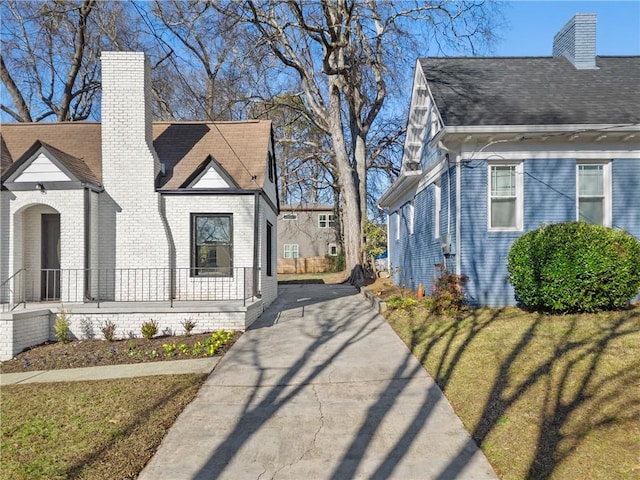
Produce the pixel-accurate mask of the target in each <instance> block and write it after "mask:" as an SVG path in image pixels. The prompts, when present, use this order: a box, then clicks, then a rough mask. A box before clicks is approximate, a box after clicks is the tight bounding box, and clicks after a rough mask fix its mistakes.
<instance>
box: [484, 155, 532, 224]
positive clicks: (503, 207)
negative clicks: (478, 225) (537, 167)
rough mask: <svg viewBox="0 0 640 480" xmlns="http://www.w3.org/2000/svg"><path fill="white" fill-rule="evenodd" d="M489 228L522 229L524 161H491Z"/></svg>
mask: <svg viewBox="0 0 640 480" xmlns="http://www.w3.org/2000/svg"><path fill="white" fill-rule="evenodd" d="M488 172H489V175H488V176H489V185H488V193H489V200H488V215H487V216H488V223H489V225H488V226H489V230H497V231H501V230H522V216H523V214H522V206H523V202H522V193H523V192H522V191H523V181H522V162H519V163H499V164H498V163H490V164H489V171H488Z"/></svg>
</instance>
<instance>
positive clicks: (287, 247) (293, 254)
mask: <svg viewBox="0 0 640 480" xmlns="http://www.w3.org/2000/svg"><path fill="white" fill-rule="evenodd" d="M284 258H298V244H297V243H285V244H284Z"/></svg>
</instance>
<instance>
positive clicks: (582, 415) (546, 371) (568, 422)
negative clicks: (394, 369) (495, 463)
mask: <svg viewBox="0 0 640 480" xmlns="http://www.w3.org/2000/svg"><path fill="white" fill-rule="evenodd" d="M501 312H502V310H495V311H494V313H493V314H492V315H491V316H490V317H489V318H485V319H482V318H481V317H479V316H478V314H477V313H476V312H472V313H471V315H470V316H469V318H468V321H470V322H471V326H470V327H468V326H465V327H460V322H451V323H450V324H449V325H448V326H447V327H446V328H445V329H443V330H442V331H439V332H438V334H437V335H433V333H434V332H433V331H431V332H429V331H428V330H429V329H430V328H433V327H432V326H431V324H426V325H422V326H420V327H419V328H416V329H415V330H414V331H413V332H412V338H411V344H412V349H413V351H414V352H415V353H416V356H418V359H419V360H420V362H421V363H422V364H424V363H425V361H426V360H427V358H428V357H429V356H430V355H431V354H433V353H434V352H433V349H434V347H436V346H439V345H440V344H441V342H444V351H443V352H442V353H440V352H439V353H438V357H437V358H438V359H439V361H438V364H437V368H436V373H435V375H434V377H435V380H436V382H437V383H438V385H439V386H440V387H441V388H442V390H443V391H445V392H446V389H447V386H448V385H449V382H450V380H451V378H452V375H453V373H454V371H455V369H456V367H457V365H458V363H459V362H460V359H461V358H462V357H463V355H464V354H465V352H466V351H467V349H468V347H469V345H471V343H472V342H473V341H474V339H475V338H476V337H477V336H478V334H479V333H481V332H482V331H483V330H485V329H486V328H487V327H488V326H489V325H491V324H492V323H493V322H494V321H495V320H496V319H497V318H498V317H499V316H500V314H501ZM612 315H615V313H614V314H612ZM613 318H614V319H615V320H613V321H611V322H610V323H608V324H606V325H603V326H602V327H601V328H600V329H599V331H598V333H597V334H596V335H595V336H593V337H591V338H589V339H588V340H582V341H575V340H572V337H573V336H574V333H575V332H576V329H577V327H578V322H579V320H578V317H574V318H573V319H572V320H571V323H570V326H569V328H567V329H565V330H564V332H563V333H562V335H561V336H560V338H557V339H556V341H555V346H554V347H553V351H552V352H551V353H550V355H548V356H546V357H540V358H539V359H538V361H537V364H536V365H535V366H534V368H533V370H532V371H531V372H530V373H529V374H527V375H525V376H522V375H521V371H518V368H516V365H515V363H516V361H517V360H518V359H519V357H520V356H521V354H522V352H524V350H525V349H526V348H528V347H529V346H530V345H531V343H532V341H533V340H534V339H535V337H536V335H537V334H538V333H540V327H541V324H542V322H543V319H545V316H544V315H538V316H537V317H536V318H535V319H534V320H533V321H532V323H531V325H530V326H529V328H528V329H527V330H526V331H525V332H524V334H523V335H522V336H521V338H520V339H519V340H518V342H517V343H516V344H515V345H514V346H513V347H512V348H511V350H510V351H509V352H508V354H507V356H506V358H505V360H504V361H503V362H502V363H501V364H500V366H499V372H498V374H497V376H496V378H495V381H494V383H493V385H492V387H491V390H490V394H489V398H488V399H487V401H486V403H485V405H484V407H483V411H482V413H481V415H480V420H479V421H478V423H477V424H476V425H475V427H474V428H473V430H472V432H471V435H472V438H473V440H474V441H475V442H476V443H477V445H480V446H481V445H482V444H483V442H484V441H485V439H486V438H487V436H488V435H489V434H490V433H491V432H492V431H493V429H494V428H495V427H496V426H497V425H499V424H500V421H501V419H502V418H503V417H504V416H505V414H506V412H507V410H508V409H509V408H510V407H511V406H512V405H514V404H515V403H516V402H517V401H518V400H520V399H522V397H523V396H524V395H525V394H527V392H529V390H530V389H531V388H532V387H534V385H536V384H538V382H544V385H545V387H544V391H545V394H544V399H543V404H542V405H541V406H540V408H539V410H540V415H541V420H540V430H539V435H538V438H537V442H536V449H535V454H534V457H533V459H532V461H531V463H530V465H529V467H528V471H527V473H526V476H525V478H527V479H547V478H549V477H551V476H552V474H553V473H554V471H555V470H556V468H557V467H558V466H559V465H560V464H562V462H563V461H564V460H565V459H567V458H568V457H569V455H571V454H572V453H573V452H574V451H575V450H576V449H577V448H578V446H579V445H580V443H581V442H582V441H583V440H584V439H585V438H586V437H587V436H588V435H589V434H592V433H593V431H594V430H597V429H599V428H603V427H606V426H608V425H611V424H618V425H620V424H623V423H624V422H625V421H629V420H634V419H638V418H640V414H639V413H638V399H637V398H633V396H630V395H625V393H628V389H629V388H632V387H631V386H632V385H637V384H638V382H639V381H640V374H639V373H638V372H639V371H640V369H639V368H638V367H640V362H635V363H633V365H632V366H631V367H632V368H626V369H624V370H621V371H616V372H613V373H611V374H608V375H604V376H603V375H602V372H600V371H599V369H598V367H599V366H600V364H601V362H602V360H603V355H604V354H605V352H606V350H607V347H608V346H609V345H610V344H611V342H612V341H613V340H615V339H618V338H621V337H624V336H627V335H632V334H636V333H638V332H639V331H640V323H639V322H638V320H640V311H638V310H637V309H636V310H635V311H634V312H633V313H631V314H629V313H628V312H626V313H624V314H621V315H620V316H619V318H616V317H615V316H614V317H613ZM460 335H464V338H462V339H461V338H460ZM428 337H431V339H430V340H429V341H428V342H427V343H426V344H425V345H422V343H423V342H424V339H425V338H428ZM605 407H606V408H605ZM536 408H538V407H537V406H536ZM576 416H579V419H577V418H576ZM469 456H470V451H469V450H467V449H463V450H461V451H460V453H459V454H458V456H457V457H456V458H455V459H454V460H453V461H451V462H450V464H449V465H448V466H447V468H446V469H445V470H444V471H443V472H442V474H441V475H440V476H439V477H438V478H439V479H441V480H444V479H449V478H456V475H458V474H459V473H460V467H461V466H464V465H465V463H466V461H467V460H468V458H469Z"/></svg>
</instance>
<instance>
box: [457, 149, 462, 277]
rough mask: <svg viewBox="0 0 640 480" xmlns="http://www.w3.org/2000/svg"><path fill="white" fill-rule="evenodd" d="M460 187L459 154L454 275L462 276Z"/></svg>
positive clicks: (460, 160)
mask: <svg viewBox="0 0 640 480" xmlns="http://www.w3.org/2000/svg"><path fill="white" fill-rule="evenodd" d="M461 186H462V157H461V156H460V154H457V155H456V275H462V258H461V252H462V246H461V244H462V242H461V241H460V239H461V238H462V235H461V232H460V228H461V226H462V220H461V218H462V211H461V209H462V193H461V192H460V187H461Z"/></svg>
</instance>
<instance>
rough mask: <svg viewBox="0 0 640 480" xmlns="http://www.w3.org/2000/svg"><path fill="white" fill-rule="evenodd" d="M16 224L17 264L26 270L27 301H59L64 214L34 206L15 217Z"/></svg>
mask: <svg viewBox="0 0 640 480" xmlns="http://www.w3.org/2000/svg"><path fill="white" fill-rule="evenodd" d="M14 222H15V223H14V226H15V227H16V228H14V247H15V250H14V252H15V255H14V265H15V267H17V268H16V269H15V270H19V269H24V271H25V279H24V291H25V300H26V301H32V302H33V301H56V300H59V299H60V283H61V278H60V267H61V260H62V249H61V235H60V232H61V229H60V212H59V211H58V210H56V209H55V208H53V207H51V206H49V205H43V204H35V205H30V206H27V207H25V208H24V209H21V210H20V211H19V212H17V213H16V214H15V219H14Z"/></svg>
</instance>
